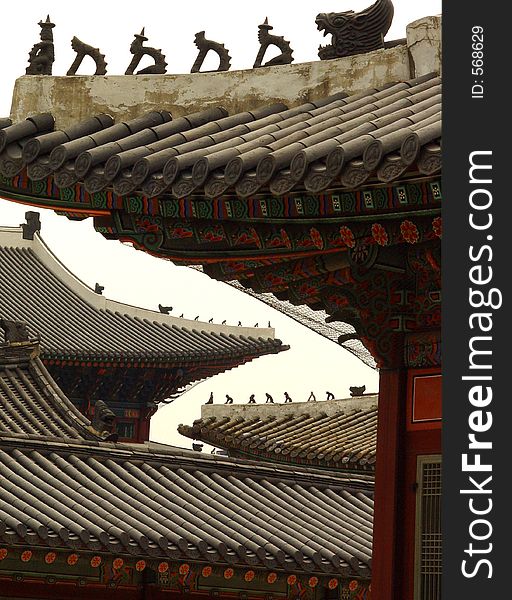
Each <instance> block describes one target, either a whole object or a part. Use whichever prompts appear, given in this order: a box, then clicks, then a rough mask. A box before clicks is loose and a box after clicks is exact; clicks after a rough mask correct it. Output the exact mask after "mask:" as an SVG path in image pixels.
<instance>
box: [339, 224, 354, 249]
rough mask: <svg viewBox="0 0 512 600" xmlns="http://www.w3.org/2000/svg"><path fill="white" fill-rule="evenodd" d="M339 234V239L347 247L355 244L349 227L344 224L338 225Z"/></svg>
mask: <svg viewBox="0 0 512 600" xmlns="http://www.w3.org/2000/svg"><path fill="white" fill-rule="evenodd" d="M340 236H341V239H342V240H343V243H344V244H345V246H348V247H349V248H353V247H354V246H355V245H356V240H355V238H354V234H353V233H352V230H351V229H349V228H348V227H347V226H346V225H343V227H340Z"/></svg>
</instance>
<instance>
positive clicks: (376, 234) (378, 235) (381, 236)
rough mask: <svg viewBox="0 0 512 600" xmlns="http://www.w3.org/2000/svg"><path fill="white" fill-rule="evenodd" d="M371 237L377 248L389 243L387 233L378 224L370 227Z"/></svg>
mask: <svg viewBox="0 0 512 600" xmlns="http://www.w3.org/2000/svg"><path fill="white" fill-rule="evenodd" d="M372 236H373V239H374V240H375V241H376V242H377V244H379V246H386V245H387V244H388V242H389V237H388V234H387V231H386V230H385V229H384V227H383V226H382V225H381V224H380V223H374V224H373V225H372Z"/></svg>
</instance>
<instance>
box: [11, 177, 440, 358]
mask: <svg viewBox="0 0 512 600" xmlns="http://www.w3.org/2000/svg"><path fill="white" fill-rule="evenodd" d="M2 187H3V188H4V189H6V191H7V193H10V194H11V196H12V199H14V200H18V201H21V202H29V203H32V204H39V205H42V206H47V207H51V208H53V209H55V210H57V211H58V212H59V213H61V214H66V215H67V216H69V217H70V218H84V217H86V216H93V217H94V223H95V228H96V230H97V231H98V232H100V233H102V234H103V235H104V236H105V237H107V238H109V239H117V240H120V241H123V242H129V243H131V244H133V245H134V246H135V247H136V248H138V249H141V250H144V251H146V252H148V253H151V254H153V255H155V256H159V257H162V258H166V259H170V260H172V261H173V262H175V263H177V264H202V265H203V267H204V270H205V272H206V273H208V274H209V275H210V276H211V277H214V278H216V279H220V280H232V279H238V280H239V281H241V283H242V284H243V285H245V286H248V287H251V288H252V289H254V290H255V291H257V292H271V293H274V294H275V295H276V297H277V298H279V299H280V300H288V301H290V302H291V303H292V304H296V305H300V304H306V305H308V306H310V307H311V308H313V309H323V310H325V311H326V312H327V313H328V314H329V315H330V318H331V319H333V320H342V321H345V322H348V323H350V324H351V325H353V326H354V327H355V329H356V332H357V334H358V335H359V337H360V339H361V340H362V342H363V343H364V344H365V345H366V346H367V347H368V349H369V350H370V352H371V353H372V354H373V355H374V358H375V359H376V362H377V364H378V366H379V367H385V368H387V367H390V366H391V365H393V364H396V363H397V360H398V361H401V363H402V364H403V362H404V337H405V336H407V335H408V334H410V333H420V332H421V333H424V332H429V331H433V330H437V329H439V324H440V306H441V292H440V287H441V286H440V262H441V260H440V237H441V234H442V222H441V216H440V211H441V200H442V192H441V184H440V180H439V178H438V177H421V178H418V177H416V178H414V177H413V176H411V177H410V178H409V179H404V180H401V181H399V182H395V183H392V184H385V185H384V184H382V183H378V184H374V185H372V184H368V185H367V186H365V187H362V188H360V189H356V190H348V189H343V188H339V189H333V190H331V191H328V192H325V193H322V194H309V193H304V192H293V193H290V194H285V195H282V196H272V195H271V194H269V193H267V194H265V193H263V194H258V195H256V196H254V197H249V198H247V199H240V198H238V197H236V196H234V195H233V194H231V195H230V194H224V195H223V196H221V197H219V198H216V199H213V200H211V199H207V198H205V197H204V196H200V195H199V196H190V197H186V198H182V199H179V200H178V199H176V198H173V197H171V196H162V197H159V198H146V197H143V196H141V195H138V194H132V195H130V196H127V197H119V196H116V195H115V194H113V192H111V191H108V190H106V191H104V192H101V193H98V194H88V193H87V192H85V191H84V189H83V187H82V185H81V184H79V183H78V184H76V185H75V186H73V187H72V188H66V189H58V188H57V187H56V186H55V185H54V183H53V181H52V179H51V177H50V178H49V179H48V180H47V181H46V182H32V181H30V180H29V179H28V178H27V176H26V174H25V173H24V172H22V173H21V174H20V175H18V176H17V177H15V178H13V179H11V180H5V179H4V180H3V181H2Z"/></svg>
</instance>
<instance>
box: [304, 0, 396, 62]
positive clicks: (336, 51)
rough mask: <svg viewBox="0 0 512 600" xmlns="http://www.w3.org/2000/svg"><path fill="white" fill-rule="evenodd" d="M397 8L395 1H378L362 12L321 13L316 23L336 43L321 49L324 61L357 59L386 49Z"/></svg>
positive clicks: (319, 53)
mask: <svg viewBox="0 0 512 600" xmlns="http://www.w3.org/2000/svg"><path fill="white" fill-rule="evenodd" d="M393 14H394V8H393V3H392V2H391V0H377V1H376V2H375V4H372V5H371V6H369V7H368V8H366V9H365V10H362V11H361V12H358V13H356V12H354V11H353V10H349V11H346V12H339V13H334V12H331V13H320V14H318V15H317V17H316V20H315V22H316V24H317V27H318V30H319V31H323V32H324V36H326V35H328V34H331V35H332V43H331V44H328V45H327V46H320V47H319V49H318V56H319V58H320V59H321V60H328V59H331V58H341V57H342V56H353V55H354V54H363V53H366V52H371V51H372V50H378V49H379V48H384V36H385V35H386V33H387V32H388V30H389V28H390V27H391V22H392V21H393Z"/></svg>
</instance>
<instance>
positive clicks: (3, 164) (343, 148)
mask: <svg viewBox="0 0 512 600" xmlns="http://www.w3.org/2000/svg"><path fill="white" fill-rule="evenodd" d="M0 125H3V129H0V172H2V173H3V174H4V175H5V176H8V177H13V176H14V175H15V174H16V173H19V172H21V171H22V170H23V169H24V168H27V172H28V176H29V178H31V179H33V180H42V179H46V178H47V177H49V176H50V175H51V176H53V177H54V180H55V182H56V184H57V186H59V187H69V186H71V185H73V184H75V183H76V182H82V183H83V184H84V185H85V189H86V190H87V191H89V192H91V193H93V192H98V191H100V190H102V189H105V188H113V190H114V192H115V193H116V194H118V195H126V194H130V193H132V192H134V191H135V190H141V191H142V193H143V194H144V195H146V196H148V197H154V196H158V195H160V194H164V193H165V194H171V195H173V196H174V197H177V198H182V197H185V196H188V195H190V194H194V193H197V194H201V195H204V196H206V197H208V198H215V197H218V196H219V195H221V194H223V193H236V194H237V195H238V196H239V197H248V196H250V195H253V194H255V193H257V192H258V191H260V190H265V189H270V191H271V192H272V193H274V194H277V195H279V194H284V193H287V192H288V191H290V190H292V189H294V188H300V189H306V190H308V191H311V192H319V191H321V190H323V189H326V188H328V187H329V186H331V185H332V184H333V183H334V184H336V185H337V186H341V187H347V188H352V187H356V186H358V185H361V184H362V183H364V181H366V180H367V179H369V178H370V177H374V178H377V179H378V180H380V181H384V182H388V181H391V180H393V179H396V178H397V177H399V176H400V175H401V174H402V173H404V172H405V171H406V170H408V169H413V170H416V172H419V173H423V174H431V173H435V172H437V171H439V170H440V166H441V163H440V155H441V146H440V141H439V140H440V137H441V79H440V77H438V76H435V74H432V75H427V76H423V77H420V78H416V79H412V80H410V81H407V82H401V83H395V84H388V85H387V86H385V87H383V88H380V89H369V90H366V91H364V92H361V93H359V94H355V95H352V96H346V95H345V94H343V93H339V94H336V95H334V96H330V97H328V98H324V99H322V100H319V101H314V102H308V103H305V104H303V105H301V106H298V107H295V108H290V109H289V108H287V107H286V106H285V105H283V104H275V105H272V106H267V107H262V108H259V109H256V110H253V111H247V112H242V113H238V114H235V115H231V116H229V115H228V114H227V112H226V110H225V109H223V108H222V107H216V108H211V109H208V110H206V111H203V112H200V113H194V114H191V115H188V116H185V117H180V118H177V119H175V120H171V115H170V114H169V113H168V112H166V111H153V112H150V113H147V114H146V115H144V116H142V117H139V118H137V119H133V120H131V121H128V122H125V123H117V124H114V122H113V120H112V118H111V117H110V116H108V115H97V116H93V117H91V118H90V119H87V120H86V121H83V122H81V123H79V124H77V125H74V126H73V127H71V128H69V129H67V130H65V131H54V130H53V128H54V123H53V118H52V116H51V115H50V114H39V115H35V116H33V117H30V118H29V119H27V120H26V121H24V122H22V123H16V124H14V125H9V124H8V121H4V122H2V123H0Z"/></svg>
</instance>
